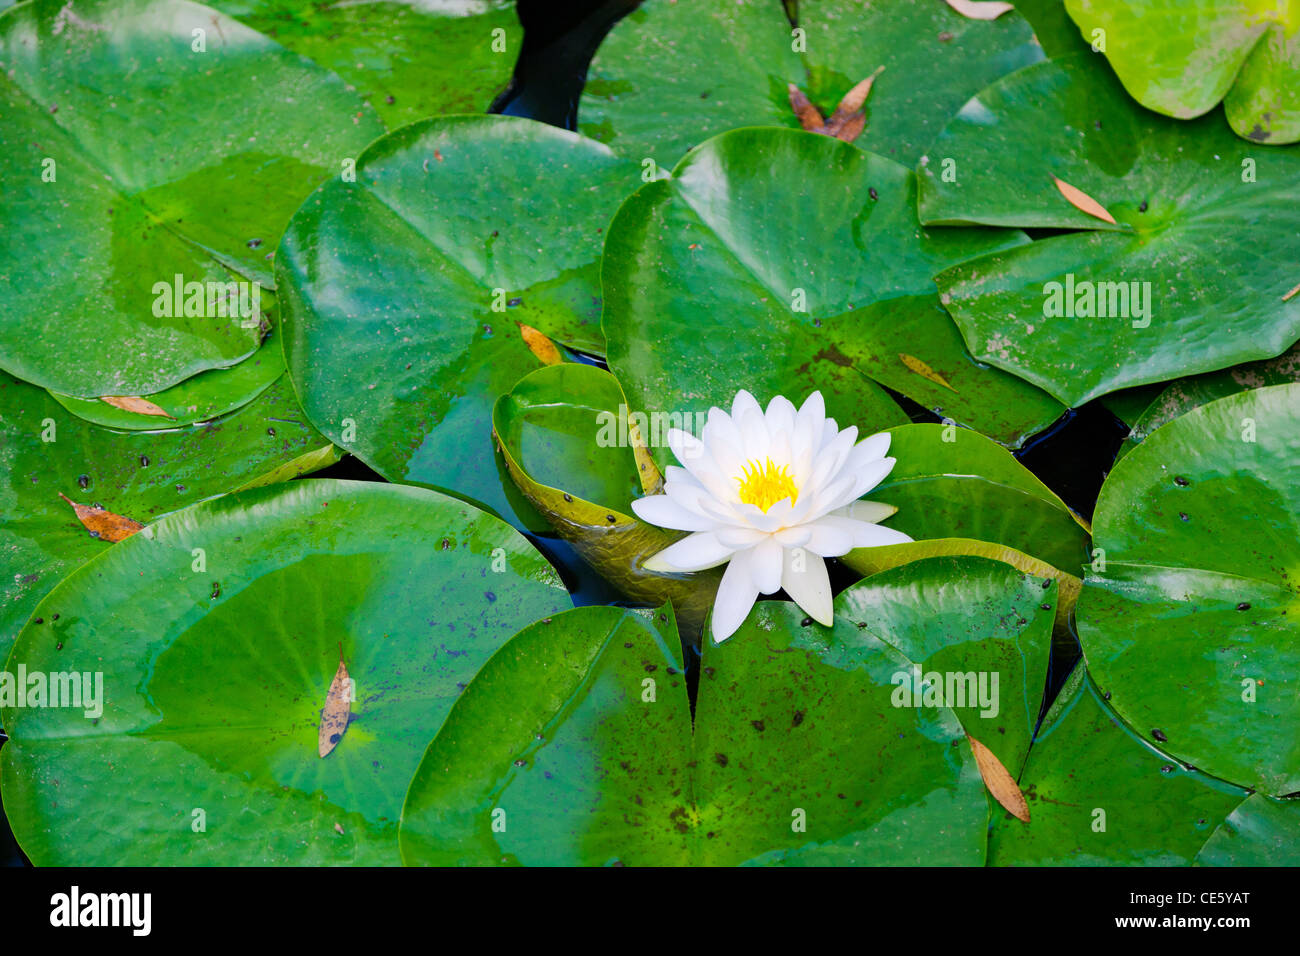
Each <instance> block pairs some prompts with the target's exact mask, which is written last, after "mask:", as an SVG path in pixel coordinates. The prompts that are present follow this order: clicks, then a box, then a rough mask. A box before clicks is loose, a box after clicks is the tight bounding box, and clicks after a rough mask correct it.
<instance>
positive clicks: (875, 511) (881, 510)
mask: <svg viewBox="0 0 1300 956" xmlns="http://www.w3.org/2000/svg"><path fill="white" fill-rule="evenodd" d="M831 514H836V515H839V516H840V517H842V518H853V519H854V520H855V521H870V522H871V523H872V524H879V523H880V522H882V521H884V520H885V519H886V518H889V517H892V516H893V515H896V514H898V506H897V505H887V504H885V503H884V502H883V501H866V500H860V501H854V502H852V503H850V504H847V505H845V506H844V507H843V508H840V509H838V510H836V511H832V512H831Z"/></svg>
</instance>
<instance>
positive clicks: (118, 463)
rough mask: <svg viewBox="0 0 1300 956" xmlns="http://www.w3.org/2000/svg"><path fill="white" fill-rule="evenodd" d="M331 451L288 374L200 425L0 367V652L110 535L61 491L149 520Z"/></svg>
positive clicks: (293, 469) (298, 468)
mask: <svg viewBox="0 0 1300 956" xmlns="http://www.w3.org/2000/svg"><path fill="white" fill-rule="evenodd" d="M47 439H48V440H47ZM335 460H337V455H336V452H335V451H334V447H333V446H332V445H330V444H329V442H328V441H327V440H326V439H325V438H324V437H323V436H322V435H321V434H320V433H319V432H317V431H316V430H315V429H314V428H312V427H311V425H310V424H308V422H307V420H306V416H304V415H303V413H302V409H301V408H299V407H298V403H297V400H296V399H295V398H294V395H293V387H292V386H291V385H290V384H289V380H288V377H287V376H281V377H280V380H279V381H278V382H277V383H275V384H274V385H272V386H271V387H270V388H269V389H267V390H266V391H265V392H263V393H262V395H260V396H259V397H258V398H256V399H254V400H253V401H252V402H250V403H249V404H248V405H246V406H245V407H244V408H242V409H240V410H239V411H238V412H235V413H234V414H231V415H228V416H225V417H223V418H219V419H216V420H215V421H212V422H209V423H207V424H204V425H198V426H191V427H184V428H174V429H166V430H160V431H153V432H140V431H135V432H115V431H109V430H108V429H105V428H100V427H98V426H96V425H92V424H90V423H89V422H87V421H85V420H84V419H81V418H79V417H77V416H75V415H72V414H70V413H69V412H68V411H67V410H66V409H65V408H63V406H61V405H60V404H59V403H58V402H56V401H55V400H54V399H53V398H51V397H50V395H49V393H48V392H46V391H45V390H44V389H40V388H37V387H36V386H34V385H28V384H26V383H25V382H19V381H17V380H16V379H13V378H10V377H9V376H8V375H5V374H3V373H0V565H2V566H3V567H4V569H5V574H4V575H3V577H0V661H2V660H3V659H4V657H5V656H6V655H7V654H8V652H9V648H10V647H11V646H12V644H13V641H14V639H15V638H16V637H17V636H18V631H19V629H20V628H21V627H22V625H23V624H24V623H25V622H26V620H27V618H28V617H29V616H30V615H31V613H32V609H33V608H34V607H35V606H36V604H37V602H38V601H40V599H41V598H43V597H44V596H45V595H46V594H48V593H49V592H50V590H51V589H52V588H53V587H54V586H55V585H56V584H57V583H58V582H59V581H60V580H62V579H63V578H64V577H66V576H67V575H68V574H69V573H70V572H71V571H72V570H73V569H74V568H76V567H77V566H78V565H80V564H83V563H84V562H85V561H87V560H89V559H90V558H92V557H94V556H95V555H97V554H99V553H100V552H102V551H105V550H107V549H108V548H109V547H111V546H110V545H109V544H108V543H106V542H104V541H100V540H98V539H96V538H93V537H91V536H90V533H89V532H88V531H87V530H86V528H85V527H84V526H83V525H82V524H81V522H79V521H78V520H77V517H76V515H75V514H74V513H73V511H72V508H71V507H70V506H69V505H68V504H67V503H65V502H64V501H63V500H62V499H60V498H59V494H60V493H62V494H65V495H67V496H68V497H69V498H71V499H72V500H73V501H76V502H79V503H81V504H87V505H89V504H95V503H98V504H101V505H103V506H104V507H105V508H106V509H107V510H109V511H112V512H114V513H116V514H120V515H125V516H126V517H128V518H132V519H134V520H135V521H138V522H140V523H142V524H148V523H150V522H152V521H154V520H155V519H156V518H158V517H159V516H160V515H163V514H166V513H168V512H171V511H175V510H177V509H179V508H184V507H185V506H186V505H190V504H193V503H194V502H196V501H200V500H202V499H203V498H206V497H208V496H210V495H216V494H221V493H223V492H226V491H230V490H232V489H233V488H235V487H237V486H239V485H241V484H244V483H245V482H249V481H253V480H255V479H257V478H258V477H260V476H263V475H264V473H266V472H268V471H274V472H276V473H278V475H279V476H280V480H288V479H289V478H292V477H294V475H296V474H302V473H305V472H308V471H314V470H316V469H317V468H323V467H325V466H326V465H329V464H332V463H333V462H334V461H335Z"/></svg>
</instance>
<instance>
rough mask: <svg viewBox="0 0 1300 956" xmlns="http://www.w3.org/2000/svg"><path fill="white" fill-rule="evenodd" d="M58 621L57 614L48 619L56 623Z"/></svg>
mask: <svg viewBox="0 0 1300 956" xmlns="http://www.w3.org/2000/svg"><path fill="white" fill-rule="evenodd" d="M58 619H59V616H58V615H57V614H55V615H53V616H52V617H51V618H50V620H51V621H57V620H58Z"/></svg>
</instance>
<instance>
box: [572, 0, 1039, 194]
mask: <svg viewBox="0 0 1300 956" xmlns="http://www.w3.org/2000/svg"><path fill="white" fill-rule="evenodd" d="M791 6H792V7H793V6H794V5H793V4H791ZM798 14H799V19H798V29H797V30H796V29H795V28H794V27H792V25H791V23H790V21H789V20H788V19H787V18H786V15H785V12H784V11H783V10H782V4H781V3H779V2H777V0H692V2H690V3H678V2H675V0H647V2H645V3H642V4H641V5H640V6H639V7H638V8H637V10H636V11H635V12H633V13H632V14H630V15H629V16H628V17H627V18H626V19H624V20H623V21H621V22H620V23H619V24H617V25H616V26H615V27H614V29H613V30H612V31H610V34H609V36H608V37H606V38H605V40H604V42H603V43H602V44H601V46H600V49H599V50H598V51H597V53H596V56H595V57H594V58H593V60H592V63H591V69H590V70H589V72H588V75H587V83H586V86H585V88H584V90H583V95H582V100H581V104H580V111H579V117H578V118H579V122H580V128H581V129H582V131H583V132H584V133H585V134H586V135H588V136H591V137H593V138H595V139H598V140H601V141H602V142H606V143H609V144H610V146H611V147H612V148H613V149H614V150H615V151H616V152H618V153H620V154H621V155H624V156H628V157H630V158H634V159H637V160H641V159H644V158H650V159H653V160H654V161H655V162H656V163H657V164H658V165H659V166H661V167H664V168H668V167H671V166H672V165H673V164H674V163H676V162H677V161H678V160H679V159H681V157H682V155H683V154H684V153H685V152H686V151H687V150H688V149H690V148H691V147H693V146H695V145H696V144H698V143H702V142H704V141H705V140H706V139H708V138H709V137H710V136H713V135H716V134H717V133H721V132H723V131H725V130H728V129H735V128H737V127H741V126H786V127H798V125H799V124H798V121H797V120H796V118H795V114H794V111H793V110H792V109H791V106H790V97H789V92H788V87H789V85H790V84H792V83H793V84H794V85H796V86H798V87H799V88H800V89H802V90H803V91H804V92H805V93H807V94H808V95H809V96H810V97H811V98H812V100H813V102H814V103H815V104H816V105H817V106H818V107H819V108H820V110H821V112H822V113H823V114H824V115H826V116H829V115H830V114H831V112H832V111H833V110H834V108H835V106H836V105H837V104H838V103H839V101H840V99H841V98H842V97H843V96H844V94H845V93H847V92H848V90H849V88H850V87H852V86H853V85H854V84H856V83H857V82H858V81H860V80H862V79H865V78H866V77H868V76H870V75H871V74H873V73H875V72H876V71H877V70H878V69H880V68H881V67H883V68H884V70H883V72H882V73H881V74H880V75H879V76H878V77H877V79H876V82H875V84H874V86H873V88H872V90H871V95H870V97H869V98H868V100H867V102H866V104H865V113H866V130H865V132H863V133H862V135H861V137H860V138H859V140H858V143H859V145H861V146H863V147H864V148H866V149H869V150H872V151H874V152H877V153H880V154H882V155H885V156H889V157H891V158H894V159H896V160H898V161H899V162H902V163H905V164H907V165H909V166H910V165H911V164H912V163H914V162H915V161H916V159H917V157H918V156H919V155H920V154H921V151H922V150H923V149H924V148H925V146H926V144H927V143H928V142H929V141H930V140H931V139H933V137H934V135H935V134H936V133H937V132H938V131H939V129H940V128H941V127H942V125H943V123H944V121H945V120H946V119H947V118H948V117H949V116H951V115H952V114H953V113H955V112H956V111H957V109H958V108H959V107H960V106H961V104H962V103H964V102H966V100H967V99H968V98H969V97H970V96H972V95H973V94H974V93H976V92H977V91H978V90H980V89H981V88H982V87H983V86H985V85H987V84H988V83H990V82H992V81H993V80H994V79H996V78H997V77H999V76H1002V75H1003V74H1005V73H1009V72H1011V71H1012V70H1016V69H1018V68H1020V67H1022V66H1025V65H1026V64H1029V63H1033V62H1035V61H1037V60H1039V59H1041V58H1042V55H1043V54H1042V50H1041V49H1039V47H1038V45H1037V44H1036V43H1034V41H1033V33H1032V31H1031V29H1030V27H1029V25H1028V24H1027V23H1026V22H1025V21H1024V20H1023V19H1022V18H1021V17H1020V16H1018V15H1017V14H1016V13H1014V12H1012V13H1008V14H1005V15H1004V16H1002V17H999V18H998V20H997V21H987V20H971V19H967V18H965V17H962V16H960V15H958V14H957V13H956V12H954V11H953V10H952V9H951V8H950V7H948V5H947V4H945V3H943V2H941V0H925V2H919V3H902V2H894V0H890V2H880V0H877V2H872V3H862V2H860V0H806V2H804V3H801V4H799V5H798ZM719 37H726V41H725V42H720V41H719Z"/></svg>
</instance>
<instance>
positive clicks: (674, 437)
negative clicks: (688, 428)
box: [668, 428, 704, 473]
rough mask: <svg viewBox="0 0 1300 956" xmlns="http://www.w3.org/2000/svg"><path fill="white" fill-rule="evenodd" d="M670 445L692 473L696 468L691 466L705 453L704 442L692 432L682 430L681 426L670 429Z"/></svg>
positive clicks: (679, 459)
mask: <svg viewBox="0 0 1300 956" xmlns="http://www.w3.org/2000/svg"><path fill="white" fill-rule="evenodd" d="M668 447H669V448H671V449H672V452H673V454H674V455H675V456H677V460H678V461H680V462H681V463H682V464H683V465H685V466H686V467H687V468H688V469H690V470H691V471H692V473H693V472H694V469H692V468H691V466H692V465H693V464H695V463H696V462H697V461H699V460H700V458H701V457H703V455H704V443H703V442H702V441H700V440H699V439H698V438H696V437H695V436H694V435H692V434H691V433H690V432H685V431H682V430H681V429H680V428H670V429H668Z"/></svg>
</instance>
